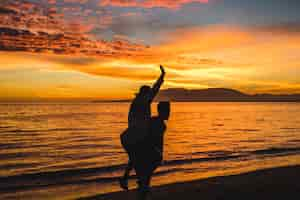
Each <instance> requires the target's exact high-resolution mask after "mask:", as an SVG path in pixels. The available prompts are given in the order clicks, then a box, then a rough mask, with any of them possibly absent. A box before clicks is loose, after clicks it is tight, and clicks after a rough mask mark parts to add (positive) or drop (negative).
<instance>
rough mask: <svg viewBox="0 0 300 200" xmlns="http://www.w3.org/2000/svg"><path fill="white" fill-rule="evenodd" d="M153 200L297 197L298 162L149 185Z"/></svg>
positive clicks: (131, 196) (122, 198) (130, 196)
mask: <svg viewBox="0 0 300 200" xmlns="http://www.w3.org/2000/svg"><path fill="white" fill-rule="evenodd" d="M135 195H136V191H135V190H132V191H129V192H116V193H111V194H105V195H98V196H91V197H88V198H83V199H85V200H92V199H95V200H135V199H136V198H135ZM149 199H155V200H168V199H169V200H198V199H201V200H213V199H215V200H223V199H224V200H225V199H226V200H227V199H228V200H232V199H239V200H245V199H246V200H248V199H249V200H250V199H251V200H252V199H253V200H273V199H284V200H288V199H300V166H290V167H280V168H273V169H265V170H259V171H254V172H249V173H244V174H239V175H231V176H222V177H213V178H208V179H203V180H196V181H192V182H185V183H175V184H170V185H165V186H160V187H154V188H153V189H152V198H149Z"/></svg>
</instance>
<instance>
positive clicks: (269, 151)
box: [252, 147, 300, 155]
mask: <svg viewBox="0 0 300 200" xmlns="http://www.w3.org/2000/svg"><path fill="white" fill-rule="evenodd" d="M299 151H300V148H276V147H271V148H268V149H260V150H256V151H252V153H253V154H258V155H270V154H282V153H298V152H299Z"/></svg>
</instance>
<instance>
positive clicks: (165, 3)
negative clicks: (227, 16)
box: [100, 0, 209, 9]
mask: <svg viewBox="0 0 300 200" xmlns="http://www.w3.org/2000/svg"><path fill="white" fill-rule="evenodd" d="M208 2H209V0H143V1H139V0H102V1H101V2H100V5H101V6H116V7H142V8H157V7H161V8H168V9H178V8H180V7H181V6H182V5H184V4H189V3H208Z"/></svg>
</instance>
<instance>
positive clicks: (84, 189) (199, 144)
mask: <svg viewBox="0 0 300 200" xmlns="http://www.w3.org/2000/svg"><path fill="white" fill-rule="evenodd" d="M128 108H129V104H127V103H121V104H119V103H118V104H117V103H89V104H83V103H82V104H54V103H51V104H50V103H47V104H46V103H40V104H0V136H1V137H0V160H1V162H0V196H1V198H3V199H5V198H11V199H74V198H78V197H82V196H90V195H95V194H101V193H107V192H111V191H118V190H119V188H118V184H117V178H118V176H119V175H120V174H121V172H122V169H123V167H124V164H125V163H126V162H127V157H126V154H125V153H124V151H123V150H122V148H121V146H120V142H119V135H120V133H121V132H122V131H123V130H124V129H125V128H126V126H127V112H128ZM152 110H153V114H155V105H154V106H153V108H152ZM299 116H300V104H299V103H173V104H172V113H171V118H170V120H169V122H168V130H167V132H166V136H165V152H164V157H165V163H164V166H162V167H161V168H160V169H159V170H158V171H157V173H156V175H155V176H154V178H153V185H162V184H168V183H173V182H182V181H188V180H193V179H199V178H205V177H212V176H219V175H228V174H236V173H241V172H246V171H251V170H256V169H262V168H269V167H276V166H286V165H296V164H300V117H299ZM133 174H134V173H133ZM130 186H131V188H134V187H135V180H134V179H132V180H131V182H130Z"/></svg>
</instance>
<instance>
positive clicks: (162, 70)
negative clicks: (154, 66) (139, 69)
mask: <svg viewBox="0 0 300 200" xmlns="http://www.w3.org/2000/svg"><path fill="white" fill-rule="evenodd" d="M159 68H160V71H161V73H162V74H165V73H166V71H165V69H164V67H163V66H162V65H160V66H159Z"/></svg>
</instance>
